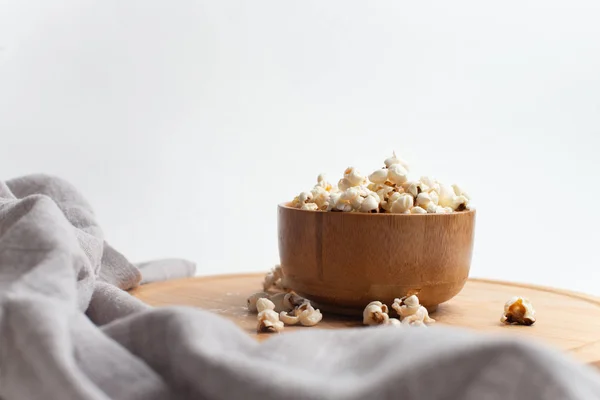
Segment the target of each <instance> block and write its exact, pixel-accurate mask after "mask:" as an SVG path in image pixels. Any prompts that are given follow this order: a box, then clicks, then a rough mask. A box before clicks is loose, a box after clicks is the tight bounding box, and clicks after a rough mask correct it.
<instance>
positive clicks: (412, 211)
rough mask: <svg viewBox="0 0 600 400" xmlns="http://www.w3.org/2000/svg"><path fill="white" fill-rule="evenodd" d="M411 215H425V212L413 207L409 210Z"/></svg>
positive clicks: (422, 209)
mask: <svg viewBox="0 0 600 400" xmlns="http://www.w3.org/2000/svg"><path fill="white" fill-rule="evenodd" d="M410 213H411V214H427V210H425V209H424V208H421V207H413V208H411V209H410Z"/></svg>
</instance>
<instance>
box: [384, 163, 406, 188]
mask: <svg viewBox="0 0 600 400" xmlns="http://www.w3.org/2000/svg"><path fill="white" fill-rule="evenodd" d="M407 175H408V171H407V170H406V169H405V168H404V167H403V166H402V165H400V164H394V165H390V167H389V168H388V180H389V181H390V182H392V183H393V184H394V185H402V184H403V183H404V182H406V181H407V180H408V178H407V177H406V176H407Z"/></svg>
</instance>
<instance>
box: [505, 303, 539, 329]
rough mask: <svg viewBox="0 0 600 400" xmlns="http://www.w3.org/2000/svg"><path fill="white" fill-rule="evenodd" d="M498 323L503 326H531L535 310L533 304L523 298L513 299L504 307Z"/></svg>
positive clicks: (533, 321)
mask: <svg viewBox="0 0 600 400" xmlns="http://www.w3.org/2000/svg"><path fill="white" fill-rule="evenodd" d="M500 322H503V323H505V324H518V325H527V326H529V325H533V324H534V323H535V310H534V309H533V304H531V302H530V301H529V300H528V299H526V298H524V297H517V296H516V297H513V298H511V299H510V300H508V301H507V302H506V304H505V305H504V313H503V314H502V318H500Z"/></svg>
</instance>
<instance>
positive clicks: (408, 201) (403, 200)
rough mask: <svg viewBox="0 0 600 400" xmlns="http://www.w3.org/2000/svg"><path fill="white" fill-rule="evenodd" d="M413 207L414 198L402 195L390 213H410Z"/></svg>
mask: <svg viewBox="0 0 600 400" xmlns="http://www.w3.org/2000/svg"><path fill="white" fill-rule="evenodd" d="M413 205H414V199H413V197H412V196H411V195H410V194H408V193H402V194H401V195H400V197H399V198H398V200H396V201H394V202H393V203H392V206H391V208H390V211H391V212H393V213H397V214H401V213H404V212H406V211H410V209H411V208H413Z"/></svg>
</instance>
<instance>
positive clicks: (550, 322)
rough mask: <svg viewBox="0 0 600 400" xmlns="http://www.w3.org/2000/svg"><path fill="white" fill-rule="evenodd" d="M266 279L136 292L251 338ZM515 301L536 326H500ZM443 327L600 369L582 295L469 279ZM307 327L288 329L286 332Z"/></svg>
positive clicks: (332, 324)
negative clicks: (201, 312) (534, 344)
mask: <svg viewBox="0 0 600 400" xmlns="http://www.w3.org/2000/svg"><path fill="white" fill-rule="evenodd" d="M263 276H264V275H257V274H250V275H222V276H211V277H201V278H188V279H181V280H175V281H168V282H160V283H152V284H148V285H144V286H141V287H139V288H137V289H135V290H133V291H131V293H132V294H133V295H134V296H136V297H138V298H139V299H141V300H143V301H145V302H147V303H148V304H151V305H154V306H170V305H187V306H193V307H199V308H202V309H205V310H208V311H211V312H214V313H217V314H219V315H221V316H223V317H225V318H227V319H229V320H231V321H233V322H234V323H236V324H237V325H238V326H239V327H240V328H242V329H243V330H244V331H246V332H248V334H249V335H252V336H253V337H255V338H257V339H258V340H264V339H267V338H269V337H270V336H271V335H269V334H257V333H256V331H255V329H256V315H255V314H250V313H248V311H247V310H246V307H245V304H246V298H247V297H248V296H249V295H251V294H252V293H255V292H257V291H260V290H261V282H262V279H263ZM512 296H525V297H528V298H529V299H530V300H531V301H532V303H533V305H534V307H535V308H536V311H537V314H536V318H537V322H536V323H535V325H533V326H508V325H504V324H501V323H500V316H501V314H502V310H503V307H504V303H505V302H506V301H507V300H508V299H509V298H510V297H512ZM432 317H433V318H435V319H436V320H437V323H438V324H441V325H450V326H455V327H462V328H467V329H472V330H475V331H478V332H484V333H489V334H498V335H511V336H518V337H524V338H529V339H533V340H536V341H539V342H543V343H546V344H548V345H550V346H553V347H555V348H558V349H561V350H563V351H564V352H566V353H569V354H571V355H572V356H574V357H575V358H577V359H578V360H580V361H582V362H585V363H588V364H591V365H595V366H597V367H599V368H600V299H597V298H595V297H591V296H587V295H582V294H578V293H573V292H568V291H564V290H557V289H552V288H545V287H539V286H532V285H524V284H514V283H509V282H498V281H490V280H481V279H469V280H468V281H467V283H466V285H465V287H464V289H463V290H462V291H461V292H460V293H459V294H458V295H457V296H456V297H454V298H453V299H452V300H450V301H449V302H447V303H444V304H441V305H440V306H439V308H438V310H437V311H436V312H435V313H433V314H432ZM359 326H361V321H360V318H351V317H341V316H337V315H333V314H327V313H324V318H323V321H322V322H321V323H320V324H319V325H318V327H319V328H324V329H340V328H342V329H343V328H348V327H359ZM300 329H316V328H304V327H295V326H292V327H286V328H285V330H284V333H283V334H285V332H292V331H295V330H300Z"/></svg>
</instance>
